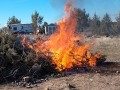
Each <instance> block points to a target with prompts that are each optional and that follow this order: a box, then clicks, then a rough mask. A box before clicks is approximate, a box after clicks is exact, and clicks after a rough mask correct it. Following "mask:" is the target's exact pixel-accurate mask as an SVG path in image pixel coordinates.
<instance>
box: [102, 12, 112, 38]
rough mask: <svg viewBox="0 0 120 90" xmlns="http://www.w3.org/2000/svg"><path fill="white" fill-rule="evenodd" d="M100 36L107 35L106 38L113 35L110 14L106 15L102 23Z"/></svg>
mask: <svg viewBox="0 0 120 90" xmlns="http://www.w3.org/2000/svg"><path fill="white" fill-rule="evenodd" d="M100 28H101V29H100V34H101V35H106V36H110V35H112V34H113V31H112V30H111V29H112V21H111V18H110V16H109V14H107V13H106V14H105V15H104V17H103V19H102V21H101V26H100Z"/></svg>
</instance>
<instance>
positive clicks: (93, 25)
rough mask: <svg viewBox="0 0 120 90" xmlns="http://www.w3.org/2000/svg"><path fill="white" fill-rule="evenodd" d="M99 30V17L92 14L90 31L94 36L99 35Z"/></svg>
mask: <svg viewBox="0 0 120 90" xmlns="http://www.w3.org/2000/svg"><path fill="white" fill-rule="evenodd" d="M99 28H100V17H99V16H97V15H96V14H94V16H93V18H92V19H91V20H90V29H91V31H92V32H93V33H94V34H99Z"/></svg>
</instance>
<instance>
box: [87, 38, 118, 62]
mask: <svg viewBox="0 0 120 90" xmlns="http://www.w3.org/2000/svg"><path fill="white" fill-rule="evenodd" d="M87 40H90V41H92V42H94V44H93V45H92V46H91V50H92V51H93V52H96V51H98V52H100V53H102V54H103V55H106V57H107V61H110V62H120V37H113V38H110V37H100V38H92V39H90V38H89V39H87Z"/></svg>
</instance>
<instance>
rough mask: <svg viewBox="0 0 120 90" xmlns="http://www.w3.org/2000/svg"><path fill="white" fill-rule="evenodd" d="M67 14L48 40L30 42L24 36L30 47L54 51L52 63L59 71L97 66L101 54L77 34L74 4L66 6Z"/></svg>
mask: <svg viewBox="0 0 120 90" xmlns="http://www.w3.org/2000/svg"><path fill="white" fill-rule="evenodd" d="M65 14H66V15H65V16H64V17H63V19H62V20H60V21H59V22H58V28H57V30H56V32H55V33H54V34H53V35H51V37H50V39H49V40H48V41H41V40H40V41H36V43H34V44H32V45H31V44H30V43H29V42H28V41H26V40H25V38H23V41H22V42H23V44H24V43H26V44H27V45H28V47H29V48H31V49H34V50H35V51H36V53H37V52H39V51H42V52H45V51H50V52H52V55H51V57H52V63H53V64H55V65H56V69H58V70H59V71H62V70H65V69H70V68H72V67H74V66H75V65H76V66H95V65H96V60H97V58H99V57H100V55H98V54H96V55H92V54H91V53H90V51H89V44H86V43H82V36H80V35H78V34H75V30H76V25H77V17H76V12H75V10H73V9H72V4H71V3H70V4H67V5H66V7H65Z"/></svg>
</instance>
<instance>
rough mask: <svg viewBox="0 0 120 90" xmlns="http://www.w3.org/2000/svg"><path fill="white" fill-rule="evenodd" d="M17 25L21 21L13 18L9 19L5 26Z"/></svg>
mask: <svg viewBox="0 0 120 90" xmlns="http://www.w3.org/2000/svg"><path fill="white" fill-rule="evenodd" d="M19 23H21V20H19V19H17V18H16V17H15V16H13V17H10V18H9V19H8V22H7V24H19Z"/></svg>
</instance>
